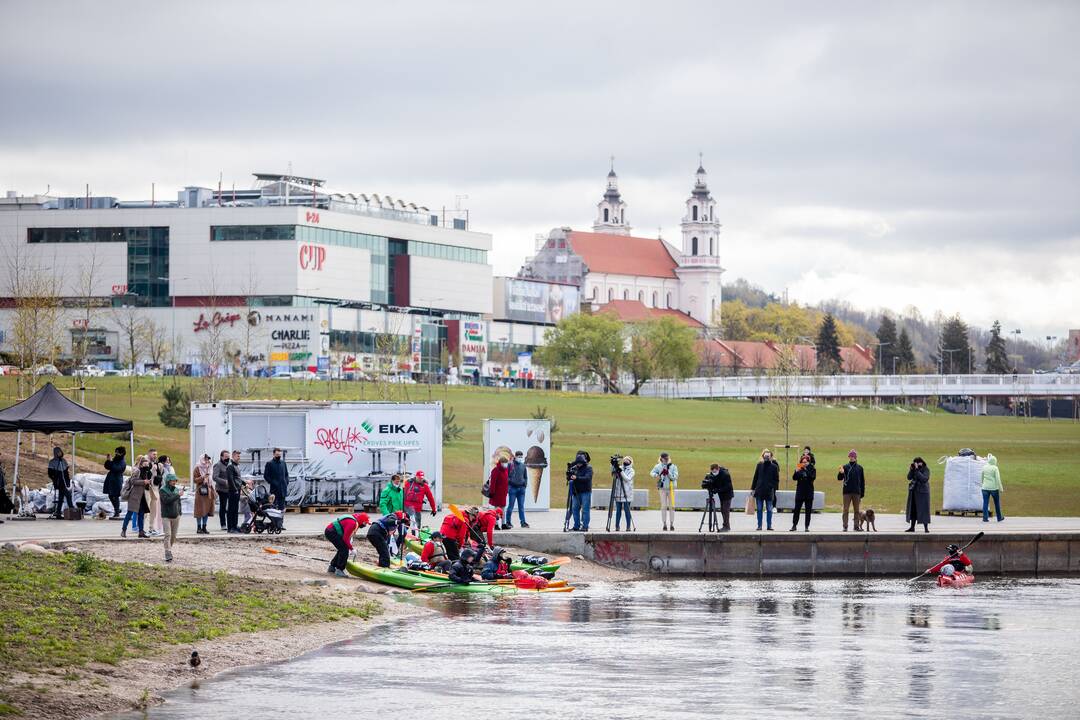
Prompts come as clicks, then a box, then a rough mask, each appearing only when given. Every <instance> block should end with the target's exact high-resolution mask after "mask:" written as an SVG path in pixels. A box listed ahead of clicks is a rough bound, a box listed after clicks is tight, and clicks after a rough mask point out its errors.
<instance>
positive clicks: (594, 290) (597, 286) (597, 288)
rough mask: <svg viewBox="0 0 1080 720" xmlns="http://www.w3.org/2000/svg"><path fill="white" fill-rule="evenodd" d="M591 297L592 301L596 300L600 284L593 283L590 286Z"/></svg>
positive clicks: (598, 296) (598, 295) (598, 297)
mask: <svg viewBox="0 0 1080 720" xmlns="http://www.w3.org/2000/svg"><path fill="white" fill-rule="evenodd" d="M592 299H593V301H596V300H599V299H600V286H599V285H593V286H592Z"/></svg>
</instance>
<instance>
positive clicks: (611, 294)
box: [607, 288, 615, 302]
mask: <svg viewBox="0 0 1080 720" xmlns="http://www.w3.org/2000/svg"><path fill="white" fill-rule="evenodd" d="M614 299H615V288H608V289H607V301H608V302H611V301H612V300H614Z"/></svg>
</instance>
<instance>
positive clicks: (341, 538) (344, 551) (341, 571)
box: [323, 513, 368, 577]
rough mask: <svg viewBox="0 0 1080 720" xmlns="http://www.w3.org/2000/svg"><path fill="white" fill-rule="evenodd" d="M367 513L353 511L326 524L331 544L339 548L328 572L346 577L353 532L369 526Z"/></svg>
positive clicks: (326, 534)
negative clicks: (346, 565) (346, 564)
mask: <svg viewBox="0 0 1080 720" xmlns="http://www.w3.org/2000/svg"><path fill="white" fill-rule="evenodd" d="M367 525H368V516H367V513H353V514H352V515H345V516H344V517H339V518H338V519H337V520H335V521H334V522H332V523H330V524H329V525H327V526H326V530H325V531H324V532H323V534H324V535H325V536H326V539H327V540H329V541H330V544H331V545H333V546H334V548H336V549H337V553H336V554H335V555H334V559H333V560H331V561H330V567H328V568H327V569H326V572H328V573H333V574H334V575H337V576H338V577H345V563H346V562H347V561H348V560H349V551H350V550H352V537H353V533H355V532H356V531H357V530H359V529H360V528H362V527H367Z"/></svg>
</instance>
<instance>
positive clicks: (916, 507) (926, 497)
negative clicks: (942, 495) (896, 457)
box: [904, 457, 930, 532]
mask: <svg viewBox="0 0 1080 720" xmlns="http://www.w3.org/2000/svg"><path fill="white" fill-rule="evenodd" d="M907 479H908V493H907V521H908V522H909V523H911V525H910V526H909V527H908V529H907V530H905V531H904V532H915V523H921V524H922V526H923V529H924V530H925V531H926V532H930V468H928V467H927V466H926V461H925V460H923V459H922V458H921V457H917V458H915V459H914V460H912V461H911V465H910V466H908V474H907Z"/></svg>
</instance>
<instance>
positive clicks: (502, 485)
mask: <svg viewBox="0 0 1080 720" xmlns="http://www.w3.org/2000/svg"><path fill="white" fill-rule="evenodd" d="M509 477H510V458H507V457H499V458H498V462H496V463H495V467H493V468H491V472H490V473H488V503H489V504H490V505H491V507H493V508H499V510H502V514H503V518H504V519H503V523H502V524H501V525H499V529H500V530H505V529H506V527H505V526H506V520H505V517H506V496H507V493H508V491H509Z"/></svg>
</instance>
